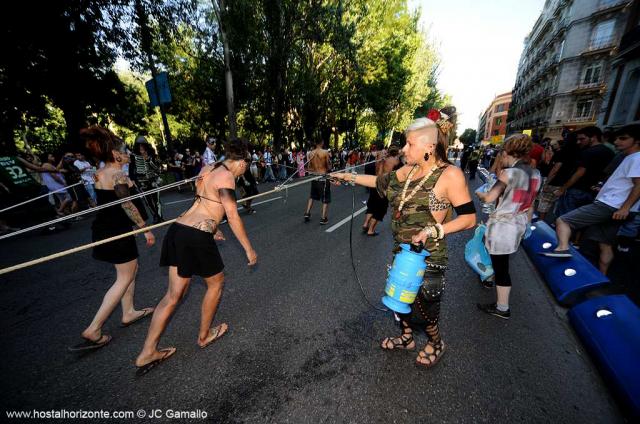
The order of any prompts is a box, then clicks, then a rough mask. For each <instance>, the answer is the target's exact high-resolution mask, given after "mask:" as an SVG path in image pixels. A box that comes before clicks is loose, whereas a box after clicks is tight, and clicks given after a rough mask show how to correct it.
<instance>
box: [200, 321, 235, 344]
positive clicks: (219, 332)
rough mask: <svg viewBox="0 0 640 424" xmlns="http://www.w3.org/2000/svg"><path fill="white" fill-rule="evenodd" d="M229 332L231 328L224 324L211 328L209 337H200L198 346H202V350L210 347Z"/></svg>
mask: <svg viewBox="0 0 640 424" xmlns="http://www.w3.org/2000/svg"><path fill="white" fill-rule="evenodd" d="M227 331H229V326H228V325H227V323H224V322H223V323H222V324H220V325H218V326H216V327H212V328H210V329H209V333H208V334H207V337H205V338H204V339H203V338H201V337H198V346H200V348H205V347H207V346H209V345H210V344H211V343H213V342H215V341H216V340H218V339H219V338H221V337H222V336H224V335H225V334H226V332H227Z"/></svg>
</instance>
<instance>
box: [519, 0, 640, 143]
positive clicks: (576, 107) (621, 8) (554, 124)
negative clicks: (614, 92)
mask: <svg viewBox="0 0 640 424" xmlns="http://www.w3.org/2000/svg"><path fill="white" fill-rule="evenodd" d="M632 4H633V2H632V1H630V0H547V1H546V3H545V5H544V8H543V11H542V13H541V14H540V17H539V18H538V20H537V21H536V23H535V25H534V27H533V29H532V30H531V33H530V34H529V35H528V36H527V37H526V39H525V43H524V44H525V45H524V49H523V51H522V55H521V57H520V63H519V65H518V73H517V77H516V84H515V87H514V100H513V103H512V107H511V109H510V110H509V118H508V121H509V122H508V127H507V132H520V131H522V130H531V131H532V134H533V135H537V136H538V137H541V138H542V137H552V138H559V137H561V136H562V134H563V133H564V132H565V131H567V130H575V129H577V128H580V127H584V126H587V125H595V124H596V123H597V119H598V116H599V114H600V112H601V109H602V107H603V106H606V103H603V98H604V95H605V92H606V89H607V83H608V81H609V76H610V74H611V69H612V58H613V56H614V55H615V53H616V49H617V46H618V45H619V43H620V40H621V38H622V35H623V33H624V31H625V28H626V25H627V22H628V17H629V13H630V9H631V6H632Z"/></svg>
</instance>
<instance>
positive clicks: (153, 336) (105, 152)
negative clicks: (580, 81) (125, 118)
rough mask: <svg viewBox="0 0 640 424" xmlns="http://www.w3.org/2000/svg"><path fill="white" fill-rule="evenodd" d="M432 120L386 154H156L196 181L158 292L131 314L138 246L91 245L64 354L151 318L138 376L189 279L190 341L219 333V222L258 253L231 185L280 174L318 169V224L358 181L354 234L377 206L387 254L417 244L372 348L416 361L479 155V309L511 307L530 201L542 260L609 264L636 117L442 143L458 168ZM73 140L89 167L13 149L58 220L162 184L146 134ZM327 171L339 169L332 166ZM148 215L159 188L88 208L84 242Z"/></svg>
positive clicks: (470, 214)
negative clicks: (421, 272) (617, 125)
mask: <svg viewBox="0 0 640 424" xmlns="http://www.w3.org/2000/svg"><path fill="white" fill-rule="evenodd" d="M443 122H445V123H446V119H444V118H442V119H440V118H438V119H436V120H432V119H428V118H420V119H417V120H415V121H414V122H413V123H412V124H411V125H410V126H409V127H408V128H407V130H406V133H405V136H406V144H405V145H404V147H403V148H402V149H401V150H400V149H399V148H398V147H396V146H391V147H390V148H389V149H378V148H376V146H372V147H371V148H370V149H368V150H366V151H364V150H360V149H353V150H347V149H342V150H338V151H335V150H334V151H332V150H331V149H325V148H324V145H323V143H322V141H320V140H319V141H317V142H316V143H315V147H314V149H312V150H310V151H303V150H299V151H289V150H287V149H282V150H280V151H279V152H278V153H275V152H273V150H272V149H271V148H270V147H267V148H265V149H264V150H260V149H254V148H253V147H251V146H250V145H249V144H248V143H247V142H246V141H244V140H242V139H232V140H230V142H228V143H226V145H225V150H224V151H222V145H221V144H220V143H218V141H217V140H216V139H215V138H213V137H210V138H207V139H206V141H205V144H206V147H205V148H204V150H203V151H202V154H201V153H200V151H197V150H196V151H191V149H185V150H184V152H183V153H179V152H176V153H175V154H174V155H173V156H172V159H171V160H170V161H169V162H168V163H166V171H167V172H169V173H172V174H173V175H174V177H175V179H176V180H178V181H180V180H181V179H183V178H190V177H193V176H196V175H198V176H199V177H200V178H198V179H196V180H193V181H192V183H193V184H192V189H193V190H194V192H195V200H194V203H193V205H192V206H191V207H190V208H189V209H188V210H187V211H185V212H184V213H183V214H182V215H180V217H179V218H178V220H177V222H175V223H173V224H172V225H171V226H170V227H169V230H168V232H167V234H166V235H165V237H164V241H163V246H162V254H161V261H160V262H161V265H162V266H168V267H169V286H168V290H167V294H166V295H165V297H164V298H163V299H162V300H161V302H160V303H159V304H158V306H157V307H156V308H152V307H147V308H143V309H136V308H135V306H134V296H133V294H134V287H135V276H136V272H137V269H138V262H137V258H138V250H137V246H136V243H135V239H134V237H133V236H128V237H125V238H121V239H120V240H117V241H116V242H111V243H107V244H102V245H99V246H96V247H95V248H94V250H93V257H94V258H95V259H97V260H100V261H105V262H108V263H111V264H113V265H114V267H115V270H116V280H115V282H114V283H113V285H112V287H111V288H110V289H109V290H108V291H107V293H106V294H105V296H104V299H103V302H102V304H101V305H100V307H99V308H98V311H97V312H96V315H95V316H94V318H93V319H92V321H91V323H90V324H89V325H88V326H87V327H86V328H85V330H84V331H83V332H82V334H81V336H82V339H83V342H82V343H80V344H78V345H76V346H74V347H72V350H80V351H81V350H86V349H95V348H99V347H102V346H105V345H106V344H108V343H109V342H110V341H111V336H109V335H105V334H104V333H103V332H102V326H103V324H104V322H105V321H106V320H107V318H108V317H109V316H110V315H111V314H112V313H113V311H114V310H115V308H116V307H117V305H118V303H120V304H121V305H122V318H121V321H122V324H123V325H124V326H127V325H130V324H132V323H133V322H136V321H138V320H140V319H142V318H144V317H146V316H150V315H153V318H152V322H151V326H150V329H149V333H148V336H147V339H146V341H145V344H144V347H143V348H142V351H141V352H140V354H139V356H138V358H137V360H136V365H137V366H138V369H139V373H141V374H144V373H146V372H148V371H149V370H150V369H152V368H153V367H155V366H157V365H158V364H160V363H161V362H163V361H164V360H166V359H168V358H169V357H170V356H172V355H173V354H174V353H175V352H176V349H175V348H174V347H171V348H164V349H159V348H158V344H159V341H160V337H161V335H162V333H163V332H164V329H165V327H166V324H167V322H168V320H169V319H170V317H171V315H172V314H173V312H174V311H175V308H176V306H177V304H178V302H179V301H180V299H181V298H182V295H183V293H184V291H185V290H186V288H187V287H188V285H189V282H190V280H191V278H192V277H193V276H196V275H197V276H201V277H202V278H203V279H204V280H205V282H206V284H207V292H206V294H205V297H204V299H203V306H202V317H201V325H200V329H199V335H198V341H197V342H198V344H199V345H200V346H201V347H206V346H207V345H209V344H211V343H213V342H214V341H216V340H218V339H219V338H220V337H222V336H223V335H224V334H226V332H227V331H228V325H227V324H226V323H221V324H218V325H217V326H213V327H212V326H211V325H212V323H213V321H214V318H215V313H216V310H217V307H218V303H219V301H220V298H221V294H222V289H223V282H224V275H223V269H224V265H223V262H222V258H221V257H220V254H219V252H218V249H217V246H216V241H220V240H224V239H225V238H224V235H223V234H222V233H221V231H220V229H219V228H218V226H219V223H220V222H221V221H222V219H223V218H224V217H226V219H227V220H228V222H229V224H230V227H231V230H232V231H233V233H234V235H235V236H236V237H237V238H238V240H239V242H240V244H241V245H242V246H243V248H244V249H245V253H246V255H247V260H248V264H249V265H253V264H255V263H256V261H257V258H258V256H257V254H256V252H255V250H254V249H253V247H252V245H251V243H250V241H249V238H248V236H247V234H246V232H245V230H244V226H243V224H242V220H241V219H240V217H239V215H238V209H237V207H236V204H237V203H236V202H237V200H236V189H237V188H239V189H240V193H241V194H242V197H248V196H253V195H255V194H257V193H258V192H259V190H258V183H260V182H262V183H266V182H275V181H285V180H287V179H289V178H295V177H298V178H300V177H304V176H305V175H307V174H308V175H311V176H319V177H322V178H320V179H316V180H314V181H312V182H311V187H310V194H309V200H308V203H307V206H306V208H305V212H304V221H305V222H309V221H310V218H311V211H312V207H313V203H314V201H319V202H321V203H322V212H321V217H320V224H326V223H327V222H328V205H329V203H330V202H331V187H330V183H331V182H333V183H351V184H357V185H362V186H364V187H367V188H368V189H369V199H368V201H367V213H366V216H365V220H364V222H363V226H362V231H363V233H366V234H367V235H369V236H375V235H377V234H378V233H377V231H376V226H377V225H378V223H379V222H381V221H382V220H383V219H384V217H385V215H386V213H387V211H388V210H389V209H390V210H391V219H390V221H391V231H392V235H393V238H394V246H393V249H392V251H393V252H394V253H395V252H397V251H398V250H399V246H400V244H402V243H412V244H419V243H421V244H422V245H423V246H424V247H425V248H426V249H427V250H428V251H429V253H430V255H429V256H428V258H427V259H426V266H427V270H426V272H425V276H424V280H423V284H422V287H421V288H420V291H419V293H418V297H417V299H416V301H415V302H414V303H413V304H412V305H411V313H409V314H399V313H398V314H397V315H396V319H397V321H398V322H399V323H400V327H401V334H400V335H398V336H396V337H388V338H385V339H384V340H383V341H382V344H381V347H382V348H383V349H387V350H396V349H413V348H415V346H416V343H415V340H414V332H415V331H417V330H420V331H424V332H425V334H426V336H427V344H426V345H425V346H424V348H423V349H422V350H421V351H420V352H419V354H418V356H417V357H416V362H417V363H418V364H419V365H422V366H425V367H427V368H429V367H432V366H434V365H435V364H437V363H438V362H439V360H440V358H441V357H442V354H443V353H444V351H445V344H444V342H443V339H442V335H441V333H440V327H439V320H440V302H441V297H442V294H443V293H444V290H445V285H446V280H445V271H446V269H447V266H448V259H447V245H446V238H445V236H447V235H449V234H451V233H455V232H459V231H462V230H465V229H468V228H472V227H473V226H475V223H476V214H475V207H474V205H473V202H472V200H471V197H470V192H469V189H468V187H467V179H466V178H465V172H468V173H469V179H473V177H474V176H475V172H476V170H477V167H478V166H479V165H480V164H482V165H483V166H484V167H486V168H488V169H490V170H491V171H492V172H494V173H495V174H496V176H497V178H496V182H495V184H494V185H493V187H491V188H490V190H488V191H486V192H478V193H476V195H477V196H478V198H479V199H480V200H481V201H482V202H494V203H496V205H495V208H494V209H493V210H492V212H491V213H490V215H489V217H488V219H487V221H486V226H487V230H486V234H485V246H486V248H487V250H488V252H489V254H490V255H491V260H492V264H493V269H494V271H495V275H494V279H493V281H492V282H491V285H492V286H495V289H496V301H495V302H492V303H488V304H478V307H479V308H480V310H482V311H483V312H486V313H488V314H491V315H494V316H497V317H500V318H504V319H508V318H509V317H510V315H511V308H510V305H509V297H510V293H511V285H512V281H511V276H510V273H509V258H510V256H511V255H512V254H513V253H515V252H516V251H517V250H518V248H519V245H520V243H521V241H522V239H523V238H524V237H526V232H527V228H529V226H530V225H529V224H530V222H531V219H532V215H533V213H534V210H537V213H538V214H539V216H540V218H542V219H546V220H548V221H553V220H554V218H555V226H556V230H557V233H558V241H559V243H558V246H557V248H556V249H555V250H553V251H552V252H548V253H546V254H547V255H549V256H553V257H566V256H570V255H571V251H570V249H569V247H568V244H569V241H570V239H571V237H573V242H574V246H578V245H579V244H578V242H579V240H580V239H581V238H582V239H592V240H595V241H597V242H598V243H599V245H600V248H601V254H600V269H601V271H602V272H603V273H606V272H607V270H608V267H609V265H610V263H611V260H612V258H613V255H614V254H613V251H614V248H615V249H617V250H618V251H620V252H624V251H625V249H628V245H629V243H630V242H631V241H633V240H635V239H636V238H637V236H638V227H640V218H639V215H638V213H637V212H638V209H639V207H640V200H639V199H640V126H638V125H629V126H625V127H623V128H621V129H619V130H618V131H616V132H615V133H613V134H611V136H610V138H606V137H604V136H603V134H602V131H601V130H600V129H598V128H597V127H586V128H581V129H578V130H577V131H574V132H572V133H568V134H567V135H566V137H564V138H563V139H561V140H552V139H545V140H542V142H541V143H537V142H536V141H535V140H532V139H531V137H529V136H528V135H525V134H515V135H512V136H510V137H507V139H506V140H505V142H504V143H503V144H502V146H499V147H496V146H491V147H488V148H487V147H471V148H468V149H465V150H464V151H462V152H454V154H453V156H454V159H455V158H456V156H457V154H459V153H461V157H460V159H461V163H460V168H458V167H456V166H453V164H452V163H451V162H450V161H449V155H448V152H447V147H446V146H447V129H448V126H446V125H442V123H443ZM81 136H82V139H83V140H84V141H85V144H86V148H87V149H88V151H90V152H91V156H92V158H93V159H95V160H96V162H94V163H92V162H90V161H89V160H87V159H86V158H85V157H84V155H83V154H82V153H80V152H76V153H73V152H71V153H66V154H65V155H63V157H62V158H57V157H55V156H54V155H51V154H48V155H44V156H43V157H42V159H41V160H38V158H36V157H35V156H33V155H24V156H23V157H22V158H21V162H22V163H23V164H24V165H25V167H26V168H27V169H29V172H31V173H32V174H33V175H34V178H36V179H37V180H38V181H40V182H41V184H42V185H43V187H46V189H45V188H43V191H44V190H48V192H51V193H53V195H54V197H55V199H56V206H57V209H56V212H57V213H58V214H59V215H64V214H66V213H70V212H73V211H76V210H78V208H80V207H82V206H81V205H82V204H84V203H86V207H89V208H90V207H95V206H96V205H104V204H106V203H109V202H112V201H117V200H118V199H124V198H126V197H128V196H130V195H131V194H135V193H137V192H143V191H147V190H149V189H151V188H154V187H158V186H159V185H160V184H161V183H162V181H161V175H162V173H163V168H164V167H163V163H162V162H161V161H160V160H159V159H158V157H157V155H156V153H155V150H154V149H153V146H152V145H151V144H150V143H149V142H148V141H147V140H146V138H145V137H143V136H139V137H137V138H136V139H135V142H134V144H133V147H132V148H131V149H129V148H128V147H127V145H126V144H125V143H124V141H123V140H121V139H119V138H118V137H116V136H115V135H114V134H113V133H111V132H110V131H109V130H107V129H104V128H100V127H91V128H88V129H85V130H83V132H82V133H81ZM463 161H464V164H463ZM359 165H363V166H362V168H363V169H362V170H358V173H355V172H351V171H352V170H353V169H354V168H355V167H357V166H359ZM461 168H462V169H461ZM340 169H344V170H345V171H344V172H339V171H338V172H336V170H340ZM72 193H73V194H72ZM238 203H242V201H240V202H238ZM244 207H245V209H246V210H247V211H248V212H249V213H253V212H255V210H253V208H252V207H251V203H250V202H248V201H245V202H244ZM147 210H148V211H149V212H150V213H151V215H152V216H153V219H154V221H155V222H158V221H161V220H162V219H163V218H162V208H161V204H160V201H159V196H157V195H156V194H153V195H148V196H145V197H142V198H139V199H136V200H134V201H123V202H121V204H120V205H117V206H112V207H109V208H106V209H100V210H99V211H98V212H97V214H96V217H95V221H94V222H93V225H92V240H94V241H98V240H104V239H106V238H109V237H112V236H114V235H118V234H123V233H127V232H128V231H130V230H131V228H132V227H135V228H139V229H141V230H142V231H144V229H145V226H146V225H147V224H146V221H147V219H148V217H147ZM453 212H455V214H453ZM580 233H581V234H580ZM143 234H144V236H145V239H146V242H147V245H148V246H150V245H153V244H154V243H155V237H154V236H153V234H152V233H151V232H150V231H144V233H143ZM195 246H198V249H195V248H194V247H195Z"/></svg>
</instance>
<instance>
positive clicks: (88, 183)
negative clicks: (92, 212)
mask: <svg viewBox="0 0 640 424" xmlns="http://www.w3.org/2000/svg"><path fill="white" fill-rule="evenodd" d="M75 156H76V160H75V162H73V166H75V167H76V168H78V170H79V171H80V173H81V174H80V177H81V178H82V182H83V183H84V188H85V189H86V190H87V193H89V205H90V206H91V207H92V208H93V207H95V206H96V202H97V200H96V190H95V186H94V183H95V178H94V176H95V173H96V170H95V169H94V168H93V166H92V165H91V164H90V163H89V162H87V159H86V158H85V157H84V155H83V154H82V153H76V155H75Z"/></svg>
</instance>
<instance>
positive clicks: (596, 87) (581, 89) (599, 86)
mask: <svg viewBox="0 0 640 424" xmlns="http://www.w3.org/2000/svg"><path fill="white" fill-rule="evenodd" d="M604 89H605V83H604V82H602V81H600V82H592V83H588V84H584V83H583V84H579V85H578V86H577V87H576V88H574V89H573V90H571V93H573V94H583V93H589V92H593V91H602V92H604Z"/></svg>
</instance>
